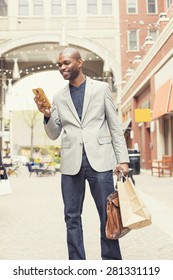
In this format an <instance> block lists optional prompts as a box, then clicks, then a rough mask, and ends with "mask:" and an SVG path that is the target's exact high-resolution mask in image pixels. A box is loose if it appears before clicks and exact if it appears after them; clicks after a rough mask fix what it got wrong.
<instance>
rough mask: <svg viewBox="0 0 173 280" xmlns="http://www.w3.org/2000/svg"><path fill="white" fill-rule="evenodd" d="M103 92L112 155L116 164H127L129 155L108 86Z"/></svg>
mask: <svg viewBox="0 0 173 280" xmlns="http://www.w3.org/2000/svg"><path fill="white" fill-rule="evenodd" d="M105 92H106V93H105V111H106V120H107V124H108V128H109V132H110V135H111V139H112V145H113V149H114V153H115V156H116V159H117V162H118V163H125V162H126V163H128V162H129V155H128V150H127V145H126V141H125V137H124V134H123V130H122V126H121V123H120V120H119V119H118V116H117V112H116V108H115V105H114V102H113V98H112V93H111V90H110V87H109V85H107V89H106V91H105Z"/></svg>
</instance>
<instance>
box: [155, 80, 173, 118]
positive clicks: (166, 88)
mask: <svg viewBox="0 0 173 280" xmlns="http://www.w3.org/2000/svg"><path fill="white" fill-rule="evenodd" d="M171 86H172V81H171V79H170V80H168V81H167V82H166V83H164V84H163V85H162V86H161V87H160V88H158V90H157V92H156V94H155V99H154V105H153V113H152V119H157V118H159V117H161V116H163V115H165V114H167V113H168V105H169V104H170V102H169V100H170V90H171Z"/></svg>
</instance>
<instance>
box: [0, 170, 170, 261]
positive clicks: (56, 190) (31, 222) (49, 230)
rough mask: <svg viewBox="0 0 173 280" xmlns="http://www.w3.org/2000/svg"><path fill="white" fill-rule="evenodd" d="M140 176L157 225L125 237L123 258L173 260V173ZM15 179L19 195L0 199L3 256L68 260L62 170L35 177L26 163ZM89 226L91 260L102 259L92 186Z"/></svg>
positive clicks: (137, 177)
mask: <svg viewBox="0 0 173 280" xmlns="http://www.w3.org/2000/svg"><path fill="white" fill-rule="evenodd" d="M134 179H135V181H136V187H137V188H138V189H139V190H140V193H141V195H142V197H143V199H144V200H145V203H146V204H147V206H148V208H149V210H150V212H151V214H152V219H153V223H152V225H150V226H148V227H146V228H143V229H140V230H132V231H131V232H130V233H129V234H128V235H126V236H124V237H123V238H122V239H120V245H121V250H122V254H123V258H124V259H126V260H134V259H136V260H163V259H164V260H172V259H173V223H172V213H173V203H172V202H173V177H172V178H170V177H167V178H158V177H152V176H151V175H150V173H149V172H148V171H141V174H140V175H135V176H134ZM10 181H11V184H12V189H13V193H12V194H11V195H9V196H4V197H0V229H1V234H0V260H10V259H11V260H22V259H23V260H29V259H31V260H48V259H49V260H65V259H67V250H66V232H65V225H64V220H63V205H62V199H61V190H60V174H56V175H55V176H47V177H36V175H34V174H33V175H32V176H31V177H29V174H28V171H27V169H26V168H25V167H23V168H21V170H20V174H19V176H18V177H15V176H13V177H10ZM83 228H84V240H85V247H86V254H87V259H88V260H92V259H94V260H99V259H100V247H99V221H98V216H97V213H96V209H95V205H94V202H93V200H92V198H91V195H90V193H89V189H88V188H87V192H86V199H85V203H84V211H83Z"/></svg>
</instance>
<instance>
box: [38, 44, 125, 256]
mask: <svg viewBox="0 0 173 280" xmlns="http://www.w3.org/2000/svg"><path fill="white" fill-rule="evenodd" d="M58 65H59V71H60V73H61V74H62V76H63V77H64V79H65V80H69V84H67V85H66V86H65V87H64V88H62V89H59V90H57V93H56V94H55V96H54V99H53V103H52V107H51V109H45V107H44V101H43V102H39V101H38V99H37V98H35V102H36V104H37V106H38V109H39V110H40V111H41V112H42V113H43V114H44V126H45V131H46V133H47V135H48V136H49V137H50V138H51V139H52V140H55V139H57V138H58V137H59V136H60V134H61V132H62V138H61V173H62V178H61V185H62V196H63V201H64V213H65V222H66V226H67V244H68V253H69V259H71V260H85V259H86V256H85V248H84V242H83V232H82V220H81V215H82V208H83V201H84V196H85V182H86V180H87V181H88V183H89V187H90V191H91V195H92V197H93V199H94V201H95V204H96V207H97V210H98V214H99V218H100V239H101V241H100V242H101V258H102V259H103V260H120V259H122V257H121V252H120V247H119V242H118V240H108V239H107V238H106V236H105V224H106V199H107V196H108V195H109V194H110V193H111V192H113V190H114V182H113V172H114V173H115V174H117V172H118V171H119V170H121V171H122V172H123V173H124V175H127V173H128V162H129V157H128V152H127V147H126V143H125V139H124V135H123V132H122V128H121V125H120V123H119V120H118V118H117V114H116V109H115V106H114V102H113V100H112V95H111V91H110V88H109V85H108V84H107V83H105V82H101V81H96V80H92V79H90V78H89V77H86V76H85V75H84V74H83V71H82V65H83V60H82V58H81V55H80V53H79V52H78V51H77V50H76V49H73V48H66V49H64V50H63V51H62V52H61V53H60V54H59V58H58ZM89 218H92V217H89Z"/></svg>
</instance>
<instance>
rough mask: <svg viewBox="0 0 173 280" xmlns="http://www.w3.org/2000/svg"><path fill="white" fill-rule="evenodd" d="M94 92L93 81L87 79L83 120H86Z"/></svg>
mask: <svg viewBox="0 0 173 280" xmlns="http://www.w3.org/2000/svg"><path fill="white" fill-rule="evenodd" d="M92 91H93V81H92V80H91V79H90V78H88V77H87V79H86V87H85V95H84V104H83V112H82V120H81V121H83V120H84V117H85V114H86V111H87V108H88V105H89V102H90V99H91V95H92Z"/></svg>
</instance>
